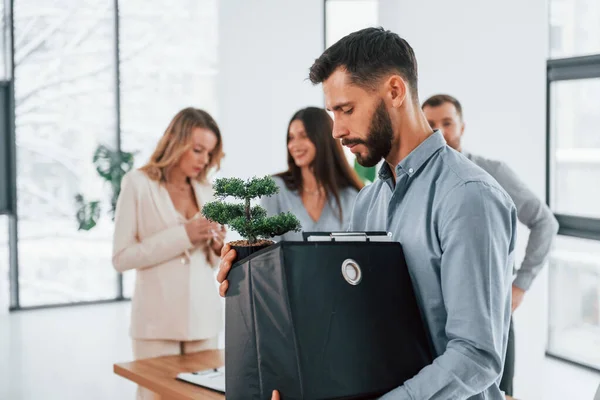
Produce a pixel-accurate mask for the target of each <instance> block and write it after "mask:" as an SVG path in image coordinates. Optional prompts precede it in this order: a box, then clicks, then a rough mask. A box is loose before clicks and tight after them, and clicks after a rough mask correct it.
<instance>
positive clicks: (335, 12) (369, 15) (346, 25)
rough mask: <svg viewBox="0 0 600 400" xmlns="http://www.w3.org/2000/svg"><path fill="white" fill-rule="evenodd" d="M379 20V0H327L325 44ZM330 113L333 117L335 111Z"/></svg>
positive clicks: (347, 151) (350, 156) (348, 155)
mask: <svg viewBox="0 0 600 400" xmlns="http://www.w3.org/2000/svg"><path fill="white" fill-rule="evenodd" d="M378 21H379V1H378V0H326V1H325V45H326V47H329V46H331V45H332V44H334V43H335V42H337V41H338V40H340V39H341V38H343V37H344V36H346V35H348V34H350V33H352V32H355V31H358V30H360V29H363V28H368V27H374V26H377V25H378ZM330 115H331V118H333V113H330ZM343 149H344V153H345V154H346V159H347V160H348V162H349V163H350V165H354V164H355V162H354V160H355V158H356V157H355V155H354V154H352V152H351V151H350V149H348V148H347V147H346V146H344V147H343Z"/></svg>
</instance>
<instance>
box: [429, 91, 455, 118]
mask: <svg viewBox="0 0 600 400" xmlns="http://www.w3.org/2000/svg"><path fill="white" fill-rule="evenodd" d="M446 103H450V104H452V105H454V108H456V113H457V114H458V116H459V117H460V119H461V120H462V119H463V111H462V106H461V105H460V102H459V101H458V100H456V98H454V97H452V96H450V95H448V94H436V95H435V96H431V97H430V98H428V99H427V100H425V102H424V103H423V105H422V106H421V109H424V108H425V107H439V106H441V105H442V104H446Z"/></svg>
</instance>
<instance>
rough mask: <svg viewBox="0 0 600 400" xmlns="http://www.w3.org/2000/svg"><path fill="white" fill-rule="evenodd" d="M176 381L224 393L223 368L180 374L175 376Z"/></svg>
mask: <svg viewBox="0 0 600 400" xmlns="http://www.w3.org/2000/svg"><path fill="white" fill-rule="evenodd" d="M177 379H179V380H182V381H186V382H189V383H193V384H194V385H198V386H202V387H205V388H207V389H211V390H214V391H216V392H221V393H225V367H221V368H211V369H207V370H203V371H197V372H182V373H180V374H178V375H177Z"/></svg>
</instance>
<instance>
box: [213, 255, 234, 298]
mask: <svg viewBox="0 0 600 400" xmlns="http://www.w3.org/2000/svg"><path fill="white" fill-rule="evenodd" d="M235 257H236V253H235V250H233V249H232V248H231V246H230V245H228V244H226V245H224V246H223V248H222V249H221V263H220V264H219V273H218V274H217V282H219V283H220V285H219V294H220V295H221V297H225V294H226V293H227V289H228V288H229V281H227V275H228V274H229V270H230V269H231V264H232V263H233V260H235Z"/></svg>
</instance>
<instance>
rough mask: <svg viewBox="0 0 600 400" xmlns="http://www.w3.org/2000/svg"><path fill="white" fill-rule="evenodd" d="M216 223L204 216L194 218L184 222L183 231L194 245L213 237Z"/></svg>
mask: <svg viewBox="0 0 600 400" xmlns="http://www.w3.org/2000/svg"><path fill="white" fill-rule="evenodd" d="M216 225H217V224H215V223H214V222H211V221H209V220H207V219H206V218H194V219H193V220H191V221H190V222H188V223H186V224H185V231H186V232H187V235H188V237H189V238H190V242H192V244H193V245H194V246H198V245H199V244H202V243H206V242H208V241H209V240H210V239H212V238H213V236H214V233H213V232H214V230H215V227H216Z"/></svg>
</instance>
